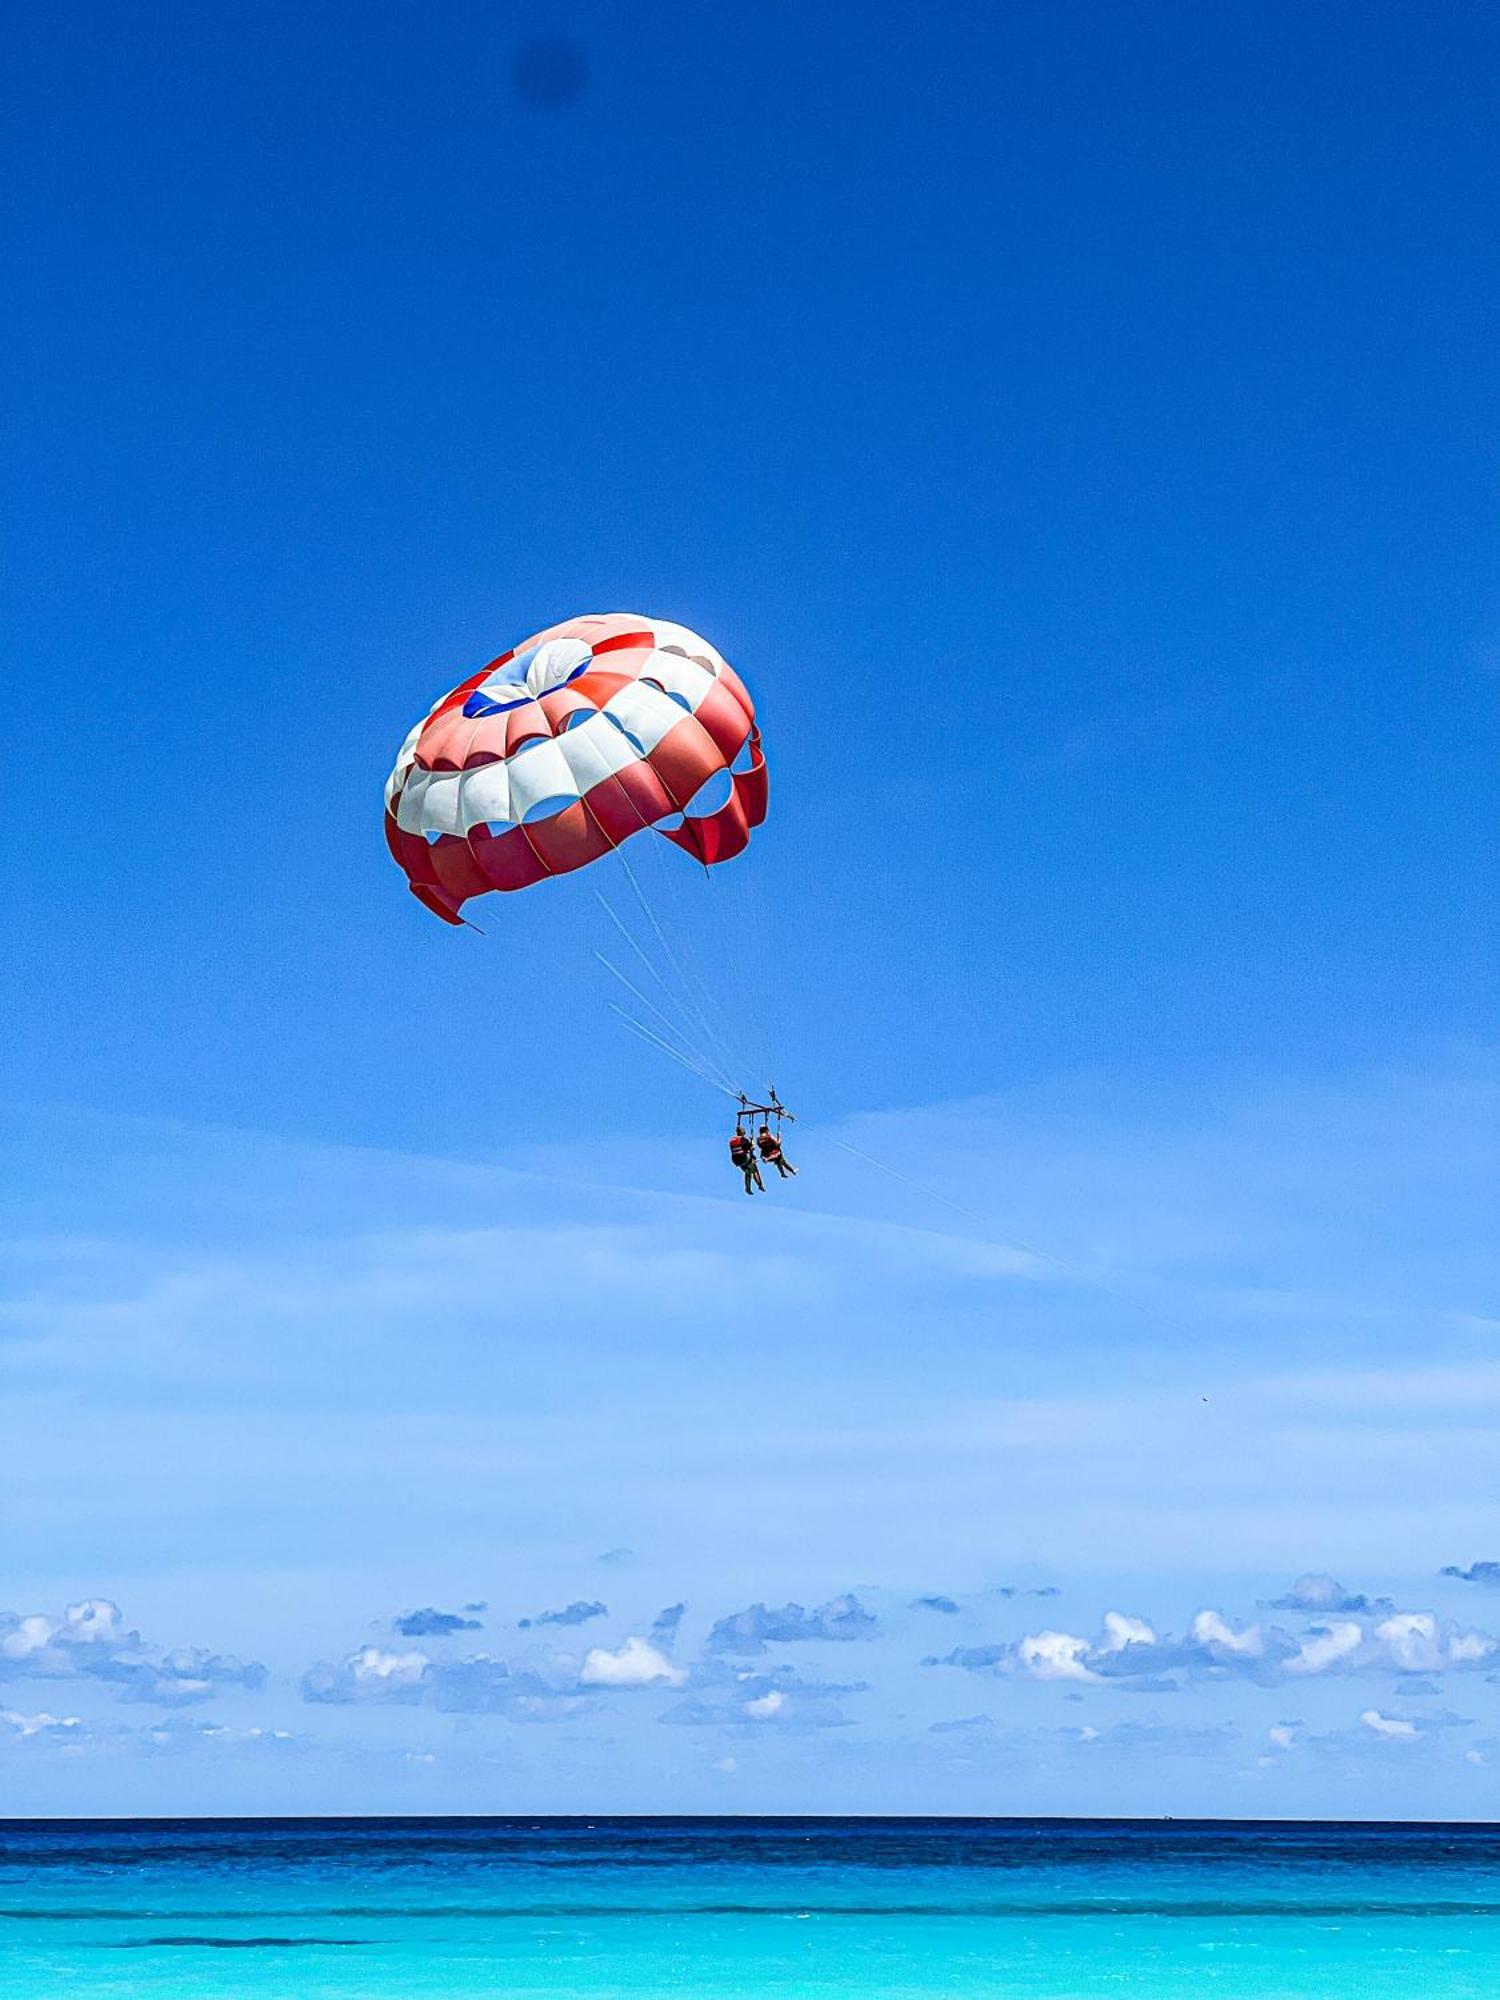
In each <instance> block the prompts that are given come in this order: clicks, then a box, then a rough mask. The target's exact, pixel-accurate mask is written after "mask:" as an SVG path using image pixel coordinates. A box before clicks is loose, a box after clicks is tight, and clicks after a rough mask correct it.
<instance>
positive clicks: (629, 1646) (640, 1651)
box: [578, 1638, 687, 1688]
mask: <svg viewBox="0 0 1500 2000" xmlns="http://www.w3.org/2000/svg"><path fill="white" fill-rule="evenodd" d="M578 1678H579V1680H580V1681H581V1682H582V1683H583V1685H584V1686H585V1687H617V1688H632V1687H681V1686H682V1684H683V1683H684V1681H686V1679H687V1672H686V1669H685V1668H682V1667H677V1666H674V1665H673V1664H672V1662H671V1661H670V1660H669V1659H668V1658H667V1656H666V1654H665V1653H663V1652H659V1651H658V1650H657V1648H656V1647H655V1646H653V1645H651V1644H650V1642H649V1641H648V1640H646V1639H634V1638H632V1639H627V1640H626V1641H625V1643H624V1645H623V1646H620V1647H618V1648H617V1649H616V1650H615V1651H614V1652H610V1651H609V1650H608V1649H607V1648H606V1647H604V1646H592V1647H590V1649H589V1651H588V1652H587V1653H586V1654H585V1655H584V1659H583V1668H582V1671H581V1672H580V1674H579V1676H578Z"/></svg>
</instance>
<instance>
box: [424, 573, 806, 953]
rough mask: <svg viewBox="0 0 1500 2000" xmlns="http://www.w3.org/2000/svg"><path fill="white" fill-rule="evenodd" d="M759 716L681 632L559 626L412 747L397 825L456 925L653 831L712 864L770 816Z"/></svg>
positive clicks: (590, 622)
mask: <svg viewBox="0 0 1500 2000" xmlns="http://www.w3.org/2000/svg"><path fill="white" fill-rule="evenodd" d="M766 797H767V774H766V763H765V758H764V756H763V755H762V753H761V746H760V733H759V731H758V730H757V729H756V726H755V707H754V704H753V703H752V701H751V699H750V696H749V695H748V694H747V693H746V691H745V687H744V684H743V683H742V682H741V681H740V679H739V677H738V675H737V674H736V673H735V672H734V669H733V668H732V667H730V666H729V665H728V663H727V662H726V661H725V660H724V659H723V658H722V657H721V656H720V654H718V653H717V652H715V650H714V648H713V647H712V646H710V645H709V643H708V641H707V640H706V639H701V638H700V637H699V636H698V634H697V633H696V632H691V631H689V630H688V628H687V627H686V626H685V625H673V624H671V623H669V622H668V621H667V620H665V619H661V618H641V617H638V616H636V615H635V614H634V613H631V612H623V611H615V612H608V613H605V614H602V615H599V616H593V617H586V618H570V619H568V620H566V621H565V622H564V623H563V624H561V625H549V626H548V627H547V629H546V631H544V632H538V633H536V634H534V636H533V637H531V638H530V639H526V640H524V641H523V642H522V643H521V644H520V645H519V646H516V647H514V648H512V650H511V651H510V652H508V653H502V654H501V655H500V657H499V658H498V659H496V660H491V662H490V663H489V665H488V666H486V667H482V668H481V669H480V670H479V672H478V673H476V674H471V675H470V676H469V678H468V679H467V680H465V681H462V682H460V683H459V685H458V686H457V687H456V688H454V689H453V690H452V691H451V692H450V693H448V694H445V695H444V696H443V698H442V700H441V701H439V702H438V703H437V704H436V706H435V707H434V708H433V709H432V710H431V711H430V712H429V713H428V715H427V716H426V717H425V719H424V720H423V721H421V722H419V723H418V724H417V726H416V728H415V729H413V730H412V732H411V734H410V735H409V736H408V737H407V739H406V741H405V742H404V743H403V744H402V746H401V749H400V752H399V754H398V755H397V758H396V768H395V769H394V770H393V771H392V773H391V775H390V778H389V780H388V781H387V784H386V788H385V831H386V839H387V840H388V841H389V843H390V849H391V852H392V854H394V856H395V857H396V860H397V862H398V863H399V864H400V866H401V868H402V869H403V870H404V871H405V874H406V878H407V882H408V884H409V885H410V887H411V891H412V893H413V895H415V896H417V897H419V898H420V900H421V901H422V902H423V903H425V904H426V906H427V907H428V909H429V910H432V911H433V912H435V914H436V915H438V916H440V917H441V918H443V920H444V921H445V922H446V923H450V924H457V923H462V922H463V918H462V916H461V915H460V911H461V909H462V906H463V904H464V903H465V902H466V901H467V900H468V898H469V897H470V896H481V895H484V894H485V893H486V892H487V891H488V890H491V889H526V888H530V887H531V886H532V884H534V883H536V882H540V881H543V880H545V878H546V877H547V876H549V875H564V874H567V873H568V872H570V871H571V870H572V869H575V868H584V867H587V865H588V864H589V863H590V862H591V861H597V860H599V859H600V858H601V857H602V856H604V855H606V854H608V853H610V852H611V851H612V850H613V849H615V848H617V847H619V846H620V845H621V844H622V843H623V842H624V841H626V840H629V839H630V838H632V837H633V836H634V835H635V834H638V833H642V832H646V831H655V832H658V833H661V834H664V835H665V836H666V838H667V839H668V840H671V841H675V842H676V844H677V845H678V846H679V847H681V848H684V849H685V850H686V851H687V852H688V853H689V854H692V855H695V856H696V857H697V858H698V860H700V861H701V862H702V863H703V864H704V866H705V867H712V866H714V865H715V864H716V863H718V862H721V861H728V860H730V859H731V858H732V857H733V856H734V855H736V854H738V853H740V852H741V851H742V850H743V848H744V847H745V845H746V843H747V842H748V841H749V838H750V829H751V828H752V827H754V826H759V824H760V823H761V821H762V820H763V819H764V818H765V815H766Z"/></svg>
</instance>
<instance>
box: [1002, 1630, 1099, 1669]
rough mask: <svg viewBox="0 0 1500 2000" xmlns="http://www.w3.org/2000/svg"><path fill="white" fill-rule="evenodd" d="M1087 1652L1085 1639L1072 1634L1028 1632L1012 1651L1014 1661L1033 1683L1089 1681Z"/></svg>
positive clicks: (1087, 1647)
mask: <svg viewBox="0 0 1500 2000" xmlns="http://www.w3.org/2000/svg"><path fill="white" fill-rule="evenodd" d="M1089 1650H1090V1648H1089V1642H1088V1640H1087V1639H1080V1638H1078V1637H1077V1635H1076V1634H1075V1633H1072V1632H1030V1633H1028V1634H1027V1636H1026V1637H1025V1638H1024V1639H1023V1640H1022V1641H1021V1643H1020V1645H1019V1646H1018V1647H1017V1648H1016V1658H1017V1659H1018V1660H1019V1661H1020V1663H1021V1665H1022V1666H1023V1667H1024V1668H1025V1669H1026V1671H1027V1673H1029V1674H1030V1675H1031V1677H1032V1679H1033V1680H1038V1681H1091V1680H1093V1679H1094V1675H1093V1674H1091V1673H1090V1672H1089V1669H1088V1666H1087V1664H1086V1660H1087V1656H1088V1653H1089Z"/></svg>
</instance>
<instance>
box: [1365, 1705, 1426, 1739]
mask: <svg viewBox="0 0 1500 2000" xmlns="http://www.w3.org/2000/svg"><path fill="white" fill-rule="evenodd" d="M1359 1719H1360V1721H1361V1722H1362V1723H1363V1724H1364V1726H1365V1728H1366V1729H1368V1730H1371V1731H1372V1732H1373V1733H1374V1734H1375V1735H1376V1736H1379V1737H1381V1738H1382V1739H1383V1740H1384V1741H1385V1742H1387V1743H1415V1742H1416V1740H1417V1738H1418V1737H1419V1736H1420V1735H1421V1733H1422V1731H1421V1729H1420V1728H1419V1726H1418V1725H1417V1724H1416V1723H1415V1722H1407V1721H1404V1720H1403V1719H1402V1718H1401V1717H1400V1716H1396V1715H1382V1714H1381V1713H1380V1710H1379V1709H1378V1708H1367V1709H1365V1710H1363V1711H1362V1713H1361V1715H1360V1718H1359Z"/></svg>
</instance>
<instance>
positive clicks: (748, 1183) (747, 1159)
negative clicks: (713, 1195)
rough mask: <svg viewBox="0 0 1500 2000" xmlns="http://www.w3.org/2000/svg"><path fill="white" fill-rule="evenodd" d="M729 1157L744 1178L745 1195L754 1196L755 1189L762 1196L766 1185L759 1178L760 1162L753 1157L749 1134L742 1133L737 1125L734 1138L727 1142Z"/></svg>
mask: <svg viewBox="0 0 1500 2000" xmlns="http://www.w3.org/2000/svg"><path fill="white" fill-rule="evenodd" d="M729 1157H730V1159H731V1160H733V1162H734V1164H735V1165H736V1166H737V1167H738V1168H739V1170H740V1172H741V1173H742V1174H743V1175H744V1176H745V1192H746V1194H754V1192H755V1190H756V1188H759V1189H760V1191H761V1193H762V1194H764V1193H765V1191H766V1184H765V1182H764V1181H763V1180H762V1179H761V1177H760V1162H759V1161H758V1160H757V1159H756V1157H755V1148H754V1146H752V1145H751V1143H750V1134H749V1133H748V1132H745V1131H742V1130H741V1129H740V1127H739V1126H738V1125H736V1126H735V1128H734V1137H733V1138H732V1139H731V1140H730V1142H729Z"/></svg>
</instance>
